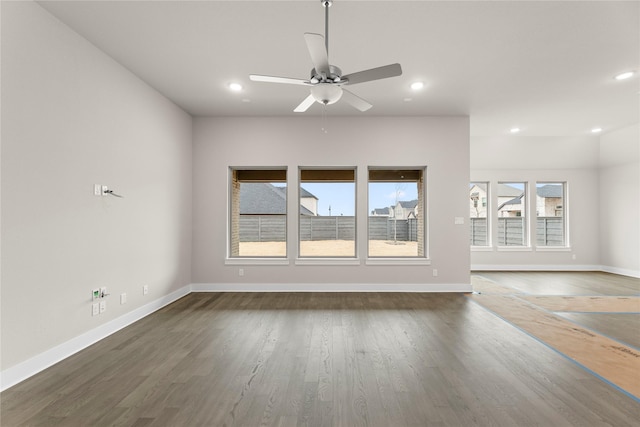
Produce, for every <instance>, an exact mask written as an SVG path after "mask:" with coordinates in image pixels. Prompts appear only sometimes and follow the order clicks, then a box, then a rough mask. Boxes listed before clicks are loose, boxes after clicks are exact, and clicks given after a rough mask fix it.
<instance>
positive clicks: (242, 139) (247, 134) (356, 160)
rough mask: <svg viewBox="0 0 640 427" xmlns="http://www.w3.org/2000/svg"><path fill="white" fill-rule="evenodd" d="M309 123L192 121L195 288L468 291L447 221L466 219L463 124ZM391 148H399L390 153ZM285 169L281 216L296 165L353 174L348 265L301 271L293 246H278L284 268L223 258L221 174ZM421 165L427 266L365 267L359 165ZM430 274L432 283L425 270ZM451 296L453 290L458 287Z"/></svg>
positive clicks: (441, 120) (464, 247)
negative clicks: (337, 286) (352, 257)
mask: <svg viewBox="0 0 640 427" xmlns="http://www.w3.org/2000/svg"><path fill="white" fill-rule="evenodd" d="M320 125H321V118H320V117H317V116H300V117H293V118H280V117H264V118H254V117H247V118H241V117H220V118H197V119H196V120H195V124H194V175H193V191H194V205H193V206H194V217H193V218H194V219H193V227H194V240H193V270H192V271H193V280H194V282H195V283H202V284H207V283H213V284H215V283H221V284H228V285H229V286H233V284H234V283H240V284H241V283H260V284H265V286H264V289H269V286H268V284H269V283H276V284H277V283H284V284H297V283H302V284H305V283H364V284H366V283H372V284H378V283H382V284H386V283H393V284H397V286H398V290H401V289H402V284H405V283H409V284H426V285H429V284H436V285H442V284H444V285H446V286H450V287H451V289H454V288H455V287H456V286H458V285H459V284H466V286H468V284H469V229H468V225H467V223H466V222H465V224H463V225H456V224H455V223H454V217H456V216H459V217H466V216H467V215H468V214H467V212H468V210H469V206H468V200H467V193H468V182H469V121H468V118H467V117H404V118H403V117H361V116H350V117H337V116H336V117H331V118H330V120H329V132H328V133H324V132H322V131H321V129H320V127H321V126H320ZM391 144H395V145H402V147H403V149H402V150H389V149H388V148H389V146H390V145H391ZM230 166H233V167H243V166H244V167H255V166H278V167H282V166H284V167H287V168H288V175H287V176H288V180H289V182H288V185H287V190H288V191H289V194H288V197H287V203H289V205H288V211H289V212H297V209H298V207H297V199H296V197H297V196H296V194H295V189H296V188H297V187H298V176H297V171H298V167H300V166H303V167H314V166H318V167H322V166H324V167H327V166H345V167H354V166H355V167H356V168H357V176H356V204H357V211H356V212H357V216H358V218H362V219H363V220H362V221H360V220H358V221H357V225H356V244H357V247H358V248H360V249H359V250H358V255H359V256H358V258H357V259H358V261H357V265H343V264H339V263H337V264H335V265H331V266H330V267H327V266H326V265H324V266H320V265H300V264H297V263H296V262H295V261H296V253H295V251H296V248H297V245H296V244H289V245H287V247H288V250H289V254H288V259H289V261H290V262H289V264H288V265H267V266H265V265H257V264H253V265H252V264H250V263H248V264H246V265H244V266H242V268H243V273H244V275H243V276H239V274H238V268H239V267H238V266H237V265H230V264H229V263H227V262H225V258H226V255H227V241H226V238H227V233H228V230H227V228H228V227H227V226H226V222H225V221H221V219H222V218H228V209H227V203H226V201H227V199H228V187H229V183H228V179H229V177H228V175H229V173H228V171H229V167H230ZM368 166H399V167H402V166H404V167H417V166H427V176H426V181H427V211H428V218H427V227H428V231H429V239H428V245H429V246H428V253H429V259H430V260H431V265H430V266H428V265H385V266H384V268H382V267H381V266H379V265H368V264H366V263H365V259H364V253H365V252H366V251H365V250H364V248H366V247H367V228H366V227H367V221H366V220H365V219H366V218H367V216H368V213H369V212H368V203H367V167H368ZM287 236H288V238H289V239H291V240H290V241H291V242H296V241H297V238H298V219H297V218H296V217H295V216H294V217H290V218H289V221H288V224H287ZM434 268H436V269H438V277H434V276H433V275H432V271H431V270H432V269H434ZM457 289H459V288H457Z"/></svg>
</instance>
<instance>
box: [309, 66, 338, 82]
mask: <svg viewBox="0 0 640 427" xmlns="http://www.w3.org/2000/svg"><path fill="white" fill-rule="evenodd" d="M309 82H311V83H312V84H316V83H321V82H322V83H343V82H342V70H341V69H340V68H338V67H336V66H335V65H329V74H328V75H325V74H324V73H319V72H317V71H316V69H315V68H312V69H311V78H310V79H309Z"/></svg>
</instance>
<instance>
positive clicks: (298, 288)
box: [191, 283, 472, 292]
mask: <svg viewBox="0 0 640 427" xmlns="http://www.w3.org/2000/svg"><path fill="white" fill-rule="evenodd" d="M191 291H192V292H471V291H472V287H471V284H470V283H447V284H444V283H440V284H438V283H400V284H398V283H395V284H391V283H194V284H192V285H191Z"/></svg>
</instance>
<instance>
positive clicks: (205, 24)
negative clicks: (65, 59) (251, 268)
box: [39, 0, 640, 136]
mask: <svg viewBox="0 0 640 427" xmlns="http://www.w3.org/2000/svg"><path fill="white" fill-rule="evenodd" d="M39 3H40V4H41V5H42V6H43V7H44V8H45V9H46V10H48V11H49V12H50V13H52V14H53V15H55V16H56V17H58V18H59V19H60V20H61V21H62V22H64V23H66V24H67V25H68V26H70V27H71V28H72V29H74V30H75V31H77V32H78V33H79V34H80V35H82V36H83V37H84V38H86V39H87V40H89V41H90V42H91V43H93V44H94V45H96V46H97V47H98V48H100V49H101V50H103V51H104V52H106V53H107V54H109V55H110V56H111V57H113V58H114V59H115V60H116V61H118V62H119V63H120V64H122V65H123V66H124V67H126V68H127V69H129V70H131V71H132V72H133V73H135V74H136V75H138V76H139V77H140V78H141V79H143V80H144V81H146V82H147V83H148V84H149V85H151V86H152V87H154V88H156V89H157V90H158V91H160V92H161V93H163V94H164V95H166V96H167V97H168V98H170V99H172V100H173V101H174V102H175V103H176V104H178V105H179V106H181V107H182V108H183V109H184V110H185V111H187V112H189V113H190V114H192V115H215V116H243V115H249V116H256V115H279V116H283V115H291V116H293V115H296V114H299V113H293V108H294V107H295V106H297V105H298V104H299V103H300V102H301V101H302V100H303V99H304V98H305V97H306V96H307V95H308V89H307V88H306V87H303V86H294V85H278V84H269V83H259V82H252V81H250V80H249V78H248V75H249V74H267V75H277V76H286V77H296V78H308V76H309V72H310V70H311V68H312V65H311V60H310V58H309V54H308V52H307V49H306V45H305V42H304V38H303V33H305V32H316V33H324V9H323V8H322V6H321V4H320V1H319V0H295V1H237V0H236V1H189V2H187V1H157V2H155V1H105V2H102V1H41V2H39ZM329 23H330V30H329V31H330V32H329V37H330V38H329V60H330V63H331V64H333V65H337V66H339V67H340V68H342V71H343V72H344V74H348V73H351V72H355V71H360V70H363V69H368V68H373V67H377V66H382V65H386V64H389V63H394V62H399V63H401V64H402V68H403V71H404V73H403V75H402V76H400V77H395V78H391V79H386V80H380V81H374V82H368V83H363V84H360V85H354V86H351V87H350V90H351V91H352V92H354V93H356V94H357V95H359V96H361V97H362V98H365V99H366V100H368V101H370V102H371V103H372V104H374V107H373V108H372V109H371V110H369V111H367V112H365V113H361V112H359V111H357V110H355V109H353V108H352V107H350V106H349V105H345V104H343V103H338V104H335V105H332V106H329V107H328V114H331V115H335V114H341V115H344V114H348V115H354V116H381V115H403V116H416V115H469V116H470V117H471V127H472V135H484V136H498V135H506V134H508V133H509V129H510V128H511V127H514V126H517V127H520V128H521V129H522V132H521V135H536V136H541V135H544V136H579V135H590V130H591V129H592V128H593V127H596V126H597V127H602V128H603V129H604V132H607V131H611V130H614V129H618V128H621V127H625V126H628V125H631V124H635V123H638V121H639V116H640V114H639V113H640V78H638V75H637V74H636V75H635V76H634V77H633V78H631V79H629V80H625V81H621V82H619V81H616V80H614V78H613V77H614V76H615V75H616V74H618V73H621V72H623V71H627V70H636V71H640V2H638V1H623V2H612V1H602V2H597V1H529V2H524V1H504V2H502V1H495V2H485V1H471V2H459V1H442V2H435V1H347V0H335V1H334V4H333V6H332V7H331V9H330V19H329ZM416 80H421V81H424V82H425V84H426V87H425V89H423V90H422V91H420V92H417V93H415V92H412V91H411V89H410V88H409V85H410V83H411V82H413V81H416ZM230 82H239V83H241V84H242V85H243V86H244V89H243V91H242V92H240V93H232V92H230V91H229V90H228V88H227V84H228V83H230ZM405 98H411V99H412V100H411V101H405ZM303 114H305V115H320V114H322V107H321V106H320V105H319V104H314V105H313V106H312V107H311V108H310V109H309V111H307V112H306V113H303Z"/></svg>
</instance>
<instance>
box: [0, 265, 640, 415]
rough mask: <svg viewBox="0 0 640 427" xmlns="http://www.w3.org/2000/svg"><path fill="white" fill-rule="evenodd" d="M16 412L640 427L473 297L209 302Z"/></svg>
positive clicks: (141, 327)
mask: <svg viewBox="0 0 640 427" xmlns="http://www.w3.org/2000/svg"><path fill="white" fill-rule="evenodd" d="M486 277H487V278H488V279H490V280H492V281H494V282H496V283H500V282H501V281H502V283H503V284H504V285H505V286H514V285H517V286H520V287H521V288H525V287H526V289H527V292H528V293H532V294H533V293H535V292H534V291H535V289H536V283H540V286H541V287H543V288H544V290H543V291H541V292H540V294H543V295H549V294H554V292H551V291H553V290H554V289H557V287H562V286H566V288H567V289H569V290H573V291H575V290H578V292H579V294H580V295H583V294H588V293H589V292H598V293H599V294H604V295H639V294H640V281H639V280H638V279H628V278H621V277H619V276H613V275H601V274H593V275H589V274H584V275H583V274H582V273H578V274H575V275H573V274H566V273H558V274H556V273H546V274H541V273H531V275H530V276H526V273H525V274H524V275H514V274H511V273H504V274H502V273H491V274H490V275H489V274H488V275H487V276H486ZM527 277H528V278H527ZM563 283H564V285H563ZM603 283H604V284H603ZM551 284H553V287H552V286H551ZM557 294H562V295H566V294H567V291H566V289H565V292H558V293H557ZM620 327H624V324H621V326H620ZM627 334H633V332H630V331H627ZM0 399H1V401H0V405H1V406H0V408H1V417H2V418H1V420H0V424H1V425H2V426H12V427H13V426H22V425H25V426H27V425H28V426H36V425H42V426H57V425H59V426H152V425H153V426H156V425H157V426H225V425H226V426H232V425H235V426H252V427H253V426H263V425H264V426H289V425H291V426H394V427H395V426H405V425H411V426H532V425H540V426H637V425H638V420H640V403H639V400H638V399H634V397H633V396H630V395H628V394H625V393H623V392H621V391H619V390H618V389H616V388H615V387H613V386H611V385H609V384H608V383H606V382H604V381H602V380H600V379H599V378H597V377H595V376H593V375H592V374H590V373H589V372H588V371H586V370H584V369H582V368H581V367H580V366H579V365H577V364H576V363H575V362H573V361H571V360H569V359H568V358H567V357H565V356H563V355H562V354H559V353H558V352H557V351H555V350H554V349H552V348H550V347H549V346H547V345H545V344H543V343H541V342H540V341H538V340H536V339H535V338H533V337H531V336H530V335H529V334H526V333H524V332H522V331H521V330H520V329H517V328H515V327H513V326H512V325H511V324H510V323H508V322H506V321H504V320H502V319H501V318H499V317H497V316H495V315H494V314H492V313H491V312H489V311H488V310H486V309H485V308H483V307H482V306H481V305H479V304H477V303H476V302H474V301H473V300H472V299H470V298H468V297H466V296H465V295H461V294H413V293H411V294H403V293H331V294H328V293H326V294H325V293H194V294H190V295H188V296H187V297H185V298H183V299H181V300H179V301H177V302H176V303H174V304H171V305H170V306H167V307H165V308H164V309H162V310H160V311H158V312H156V313H154V314H153V315H151V316H149V317H147V318H145V319H143V320H141V321H139V322H137V323H136V324H134V325H131V326H130V327H128V328H126V329H123V330H122V331H120V332H118V333H116V334H114V335H112V336H110V337H109V338H107V339H105V340H103V341H101V342H99V343H97V344H95V345H93V346H91V347H90V348H88V349H86V350H84V351H82V352H80V353H78V354H76V355H74V356H72V357H70V358H68V359H66V360H64V361H63V362H61V363H59V364H57V365H55V366H54V367H52V368H50V369H47V370H46V371H44V372H42V373H40V374H38V375H36V376H34V377H32V378H30V379H28V380H26V381H24V382H22V383H20V384H18V385H16V386H14V387H12V388H11V389H9V390H7V391H5V392H3V393H2V394H1V395H0Z"/></svg>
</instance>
